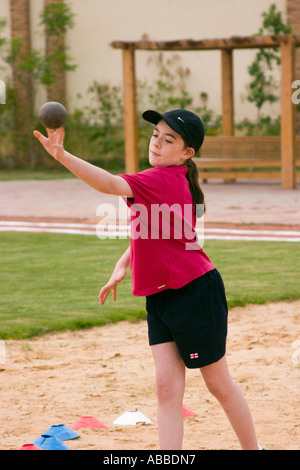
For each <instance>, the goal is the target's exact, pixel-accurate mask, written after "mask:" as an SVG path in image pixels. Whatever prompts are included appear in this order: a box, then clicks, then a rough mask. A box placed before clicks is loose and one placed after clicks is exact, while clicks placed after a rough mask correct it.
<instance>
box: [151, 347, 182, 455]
mask: <svg viewBox="0 0 300 470" xmlns="http://www.w3.org/2000/svg"><path fill="white" fill-rule="evenodd" d="M151 349H152V354H153V357H154V361H155V366H156V394H157V420H158V436H159V445H160V449H161V450H181V448H182V439H183V415H182V401H183V395H184V385H185V365H184V363H183V361H182V359H181V357H180V355H179V352H178V349H177V347H176V345H175V343H174V342H168V343H162V344H156V345H154V346H152V347H151Z"/></svg>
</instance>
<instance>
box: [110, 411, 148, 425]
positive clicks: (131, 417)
mask: <svg viewBox="0 0 300 470" xmlns="http://www.w3.org/2000/svg"><path fill="white" fill-rule="evenodd" d="M137 423H146V424H153V423H152V421H151V420H150V419H149V418H147V416H145V415H144V414H143V413H141V412H140V411H126V412H125V413H123V414H122V415H121V416H119V418H117V419H116V420H115V421H114V424H121V425H125V426H134V425H135V424H137Z"/></svg>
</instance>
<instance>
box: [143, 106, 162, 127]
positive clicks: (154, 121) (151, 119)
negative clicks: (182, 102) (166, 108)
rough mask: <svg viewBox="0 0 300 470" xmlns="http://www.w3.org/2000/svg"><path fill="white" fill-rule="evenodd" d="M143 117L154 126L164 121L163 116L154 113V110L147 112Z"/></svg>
mask: <svg viewBox="0 0 300 470" xmlns="http://www.w3.org/2000/svg"><path fill="white" fill-rule="evenodd" d="M142 116H143V118H144V119H145V121H148V122H151V123H152V124H157V123H158V122H159V121H160V120H161V119H163V116H162V114H160V113H158V112H157V111H153V110H152V109H149V110H148V111H145V112H144V113H143V114H142Z"/></svg>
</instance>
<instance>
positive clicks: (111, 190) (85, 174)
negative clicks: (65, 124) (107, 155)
mask: <svg viewBox="0 0 300 470" xmlns="http://www.w3.org/2000/svg"><path fill="white" fill-rule="evenodd" d="M33 134H34V136H35V137H36V138H37V139H38V140H39V141H40V143H41V144H42V145H43V146H44V148H45V149H46V150H47V152H48V153H49V154H50V155H52V157H54V158H55V159H56V160H57V161H59V162H60V163H61V164H62V165H64V166H65V167H66V168H68V170H70V171H71V172H72V173H73V174H74V175H75V176H77V177H78V178H80V179H81V180H83V181H84V182H85V183H87V184H88V185H89V186H91V187H92V188H94V189H96V190H97V191H100V192H102V193H106V194H115V195H117V196H124V197H133V193H132V190H131V188H130V186H129V184H128V183H127V181H125V179H124V178H122V177H120V176H117V175H112V174H111V173H109V172H108V171H105V170H103V169H102V168H99V167H97V166H95V165H92V164H91V163H88V162H86V161H84V160H82V159H80V158H78V157H75V155H72V154H71V153H69V152H67V151H66V150H65V149H64V147H63V141H64V128H60V129H57V130H56V131H54V130H51V129H47V134H48V137H45V136H44V135H43V134H41V133H40V132H38V131H34V133H33Z"/></svg>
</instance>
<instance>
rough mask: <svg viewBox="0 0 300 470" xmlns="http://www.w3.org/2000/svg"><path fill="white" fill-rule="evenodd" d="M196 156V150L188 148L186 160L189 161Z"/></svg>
mask: <svg viewBox="0 0 300 470" xmlns="http://www.w3.org/2000/svg"><path fill="white" fill-rule="evenodd" d="M194 155H195V149H194V148H193V147H186V149H185V156H184V158H185V159H186V160H188V159H189V158H192V157H193V156H194Z"/></svg>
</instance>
